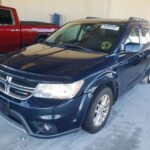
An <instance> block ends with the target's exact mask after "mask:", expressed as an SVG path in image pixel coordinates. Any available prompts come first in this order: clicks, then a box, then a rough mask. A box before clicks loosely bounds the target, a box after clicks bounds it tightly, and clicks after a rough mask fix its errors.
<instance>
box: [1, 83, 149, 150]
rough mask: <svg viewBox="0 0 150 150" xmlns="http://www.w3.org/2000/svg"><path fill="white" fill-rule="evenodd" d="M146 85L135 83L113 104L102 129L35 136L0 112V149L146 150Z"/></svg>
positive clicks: (147, 102)
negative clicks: (92, 131) (45, 136)
mask: <svg viewBox="0 0 150 150" xmlns="http://www.w3.org/2000/svg"><path fill="white" fill-rule="evenodd" d="M149 115H150V85H144V84H138V85H137V86H135V87H134V88H133V89H131V90H130V91H129V92H128V93H126V94H125V95H124V96H122V97H121V98H120V99H119V100H118V101H117V103H116V104H115V105H114V106H113V110H112V113H111V116H110V118H109V120H108V122H107V124H106V126H105V128H104V129H103V130H101V131H100V132H99V133H97V134H94V135H91V134H89V133H86V132H84V131H82V130H80V131H79V132H77V133H71V134H68V135H65V136H62V137H58V138H53V139H37V138H33V137H30V136H28V135H27V134H26V132H25V131H24V130H23V129H22V128H20V127H18V126H16V125H15V124H13V123H11V122H10V121H8V120H7V119H6V118H5V117H4V116H3V115H2V114H0V120H1V121H0V150H4V149H5V150H45V149H46V150H149V149H150V148H149V147H150V140H149V138H150V117H149Z"/></svg>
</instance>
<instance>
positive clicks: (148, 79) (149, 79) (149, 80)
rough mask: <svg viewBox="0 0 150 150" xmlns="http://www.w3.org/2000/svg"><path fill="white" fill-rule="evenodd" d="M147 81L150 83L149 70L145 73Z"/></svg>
mask: <svg viewBox="0 0 150 150" xmlns="http://www.w3.org/2000/svg"><path fill="white" fill-rule="evenodd" d="M147 83H148V84H150V71H148V73H147Z"/></svg>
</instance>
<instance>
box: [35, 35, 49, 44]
mask: <svg viewBox="0 0 150 150" xmlns="http://www.w3.org/2000/svg"><path fill="white" fill-rule="evenodd" d="M46 38H47V37H46V36H41V37H38V38H37V39H36V41H35V43H36V44H38V43H43V42H44V41H45V40H46Z"/></svg>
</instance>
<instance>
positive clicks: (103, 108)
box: [83, 87, 113, 133]
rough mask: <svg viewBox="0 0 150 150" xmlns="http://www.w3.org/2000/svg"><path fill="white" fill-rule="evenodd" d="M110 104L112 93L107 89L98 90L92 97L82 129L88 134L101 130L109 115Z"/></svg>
mask: <svg viewBox="0 0 150 150" xmlns="http://www.w3.org/2000/svg"><path fill="white" fill-rule="evenodd" d="M112 102H113V93H112V90H111V89H110V88H109V87H105V88H102V89H100V90H98V91H97V92H96V93H95V95H94V97H93V100H92V103H91V106H90V108H89V111H88V113H87V116H86V119H85V121H84V125H83V128H84V129H85V130H86V131H88V132H90V133H96V132H98V131H99V130H101V129H102V128H103V126H104V125H105V124H106V121H107V119H108V116H109V114H110V111H111V106H112Z"/></svg>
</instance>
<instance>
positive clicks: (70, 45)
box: [59, 43, 93, 52]
mask: <svg viewBox="0 0 150 150" xmlns="http://www.w3.org/2000/svg"><path fill="white" fill-rule="evenodd" d="M59 46H64V47H69V48H77V49H82V50H85V51H89V52H93V51H92V50H91V49H89V48H85V47H82V46H79V45H75V44H67V43H66V44H60V45H59Z"/></svg>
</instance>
